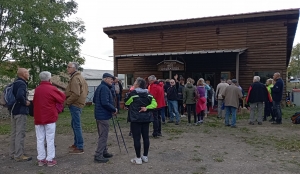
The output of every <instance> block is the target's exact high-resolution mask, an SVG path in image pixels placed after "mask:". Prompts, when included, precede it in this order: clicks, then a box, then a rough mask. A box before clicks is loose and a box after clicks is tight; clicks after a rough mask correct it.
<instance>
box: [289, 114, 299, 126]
mask: <svg viewBox="0 0 300 174" xmlns="http://www.w3.org/2000/svg"><path fill="white" fill-rule="evenodd" d="M291 120H292V123H294V124H300V112H296V113H295V114H294V115H293V116H292V117H291Z"/></svg>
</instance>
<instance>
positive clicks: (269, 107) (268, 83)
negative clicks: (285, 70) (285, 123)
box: [263, 79, 274, 121]
mask: <svg viewBox="0 0 300 174" xmlns="http://www.w3.org/2000/svg"><path fill="white" fill-rule="evenodd" d="M266 86H267V89H268V95H270V96H269V97H270V98H272V97H271V96H272V95H271V94H272V93H271V88H273V86H274V85H273V79H268V80H267V81H266ZM272 106H273V104H272V103H271V102H270V101H269V100H267V101H266V102H265V112H264V118H263V121H266V120H267V117H268V116H270V115H272ZM272 118H273V117H272ZM270 121H272V119H271V120H270Z"/></svg>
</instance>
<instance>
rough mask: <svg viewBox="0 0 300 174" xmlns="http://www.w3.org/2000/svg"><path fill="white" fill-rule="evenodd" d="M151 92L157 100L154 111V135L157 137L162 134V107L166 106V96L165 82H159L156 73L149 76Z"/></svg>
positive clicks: (149, 89)
mask: <svg viewBox="0 0 300 174" xmlns="http://www.w3.org/2000/svg"><path fill="white" fill-rule="evenodd" d="M148 82H149V87H148V91H149V93H150V94H151V95H152V96H153V97H154V99H155V100H156V102H157V108H156V109H155V110H154V111H153V118H154V121H153V133H152V136H153V137H154V138H157V137H158V136H162V134H161V109H162V108H163V107H165V106H166V104H165V98H164V89H163V84H162V83H159V82H158V81H157V79H156V77H155V76H154V75H151V76H149V77H148Z"/></svg>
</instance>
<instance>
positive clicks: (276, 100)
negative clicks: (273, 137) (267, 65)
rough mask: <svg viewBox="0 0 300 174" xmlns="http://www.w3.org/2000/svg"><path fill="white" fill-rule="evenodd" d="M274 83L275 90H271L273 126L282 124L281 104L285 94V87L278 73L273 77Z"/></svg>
mask: <svg viewBox="0 0 300 174" xmlns="http://www.w3.org/2000/svg"><path fill="white" fill-rule="evenodd" d="M273 82H275V84H274V86H273V88H271V91H272V99H273V112H274V114H273V115H274V117H276V119H275V118H273V120H275V122H273V123H272V124H281V123H282V112H281V106H280V102H281V100H282V94H283V87H284V83H283V80H282V78H281V77H280V73H279V72H276V73H274V75H273Z"/></svg>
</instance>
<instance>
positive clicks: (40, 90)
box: [33, 82, 66, 125]
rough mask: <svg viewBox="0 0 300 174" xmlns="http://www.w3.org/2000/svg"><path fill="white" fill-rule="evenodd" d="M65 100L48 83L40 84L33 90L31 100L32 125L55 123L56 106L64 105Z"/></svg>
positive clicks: (56, 116) (61, 94)
mask: <svg viewBox="0 0 300 174" xmlns="http://www.w3.org/2000/svg"><path fill="white" fill-rule="evenodd" d="M65 98H66V96H65V94H64V93H63V92H60V91H59V90H58V89H57V88H56V87H54V86H52V84H51V83H50V82H41V83H40V85H39V86H38V87H37V88H36V89H35V92H34V98H33V106H34V108H33V113H34V114H33V115H34V124H35V125H45V124H50V123H55V122H56V121H57V119H58V112H57V108H56V104H62V103H64V101H65Z"/></svg>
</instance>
